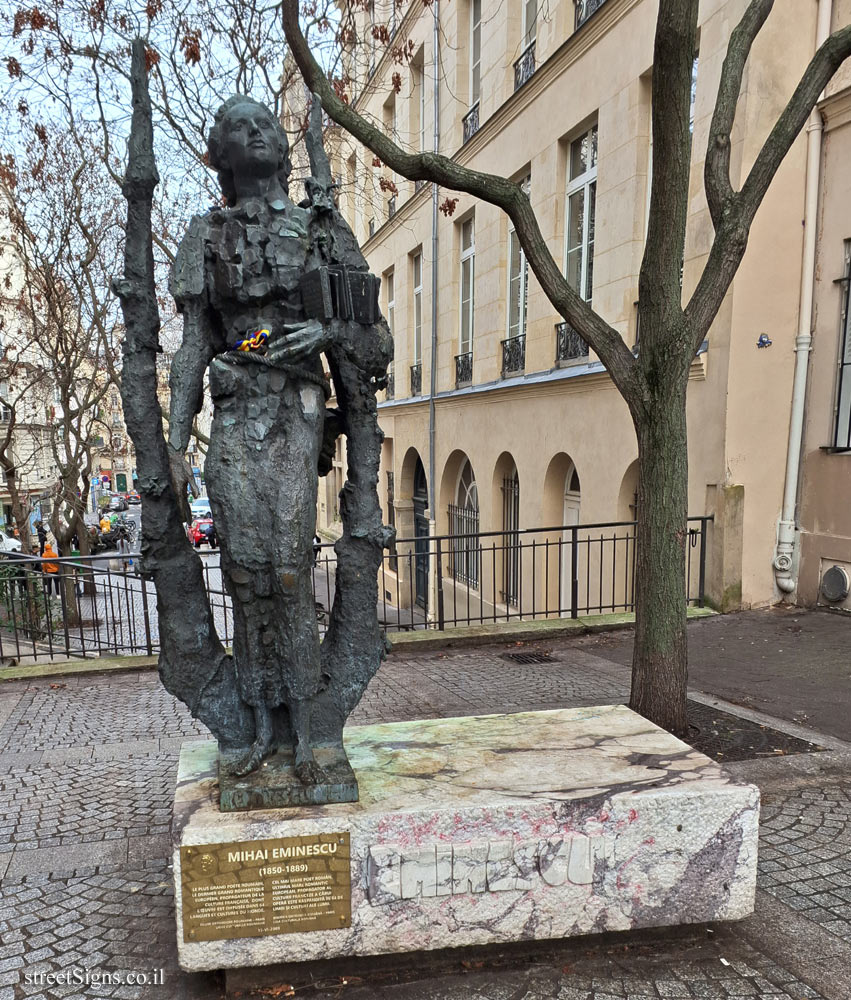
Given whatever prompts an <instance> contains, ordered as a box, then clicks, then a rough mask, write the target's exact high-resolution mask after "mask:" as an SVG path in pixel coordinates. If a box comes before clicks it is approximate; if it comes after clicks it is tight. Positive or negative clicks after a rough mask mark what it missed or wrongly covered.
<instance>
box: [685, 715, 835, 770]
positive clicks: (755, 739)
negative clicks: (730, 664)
mask: <svg viewBox="0 0 851 1000" xmlns="http://www.w3.org/2000/svg"><path fill="white" fill-rule="evenodd" d="M688 721H689V727H688V728H689V734H688V737H687V741H688V743H690V744H691V746H693V747H694V749H695V750H699V751H700V752H701V753H703V754H706V756H707V757H711V758H712V759H713V760H717V761H719V762H721V763H725V762H727V761H733V760H753V759H755V758H757V757H781V756H784V755H786V754H794V753H817V752H818V751H820V750H824V747H820V746H818V744H816V743H808V742H807V741H806V740H800V739H798V738H797V737H796V736H789V735H788V734H787V733H781V732H779V731H778V730H776V729H771V728H770V727H769V726H763V725H760V724H759V723H758V722H751V721H750V719H741V718H739V716H737V715H730V714H729V713H728V712H719V711H718V709H716V708H711V707H710V706H709V705H704V704H702V703H701V702H698V701H689V703H688Z"/></svg>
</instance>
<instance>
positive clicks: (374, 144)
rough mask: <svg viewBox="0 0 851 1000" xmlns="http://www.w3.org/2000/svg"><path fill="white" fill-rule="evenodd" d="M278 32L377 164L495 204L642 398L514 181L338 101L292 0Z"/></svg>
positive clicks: (633, 398) (609, 334) (564, 303)
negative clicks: (416, 143) (403, 137)
mask: <svg viewBox="0 0 851 1000" xmlns="http://www.w3.org/2000/svg"><path fill="white" fill-rule="evenodd" d="M281 11H282V19H283V26H284V33H285V34H286V38H287V42H288V44H289V47H290V51H291V53H292V56H293V58H294V59H295V62H296V65H297V66H298V68H299V70H300V71H301V74H302V76H303V77H304V80H305V82H306V83H307V85H308V87H309V88H310V90H311V91H312V92H313V93H314V94H317V95H318V96H319V99H320V101H321V102H322V107H323V108H324V109H325V111H326V112H327V114H328V115H330V117H331V118H333V120H334V121H335V122H337V124H338V125H341V126H342V127H343V128H345V129H347V130H348V131H349V132H350V133H351V134H352V135H353V136H355V138H356V139H358V140H360V142H362V143H363V144H364V145H365V146H367V147H368V148H369V149H370V150H372V152H373V153H375V154H376V156H378V157H379V158H380V159H381V160H382V162H383V163H385V164H387V166H388V167H390V168H391V169H392V170H395V171H396V172H397V173H399V174H401V175H402V176H403V177H406V178H408V180H414V181H416V180H424V181H431V182H432V183H435V184H440V185H442V186H444V187H448V188H451V189H452V190H455V191H464V192H466V193H467V194H471V195H473V196H474V197H477V198H480V199H481V200H482V201H486V202H489V203H490V204H492V205H496V206H497V207H498V208H501V209H502V210H503V211H504V212H505V213H506V214H507V215H508V217H509V218H510V219H511V221H512V222H513V223H514V227H515V230H516V232H517V236H518V239H519V240H520V244H521V246H522V247H523V250H524V251H525V253H526V259H527V260H528V261H529V264H530V265H531V267H532V270H533V271H534V273H535V276H536V277H537V278H538V281H540V283H541V286H542V288H543V290H544V293H545V294H546V296H547V298H548V299H549V300H550V302H551V303H552V304H553V306H554V307H555V308H556V309H557V310H558V312H559V313H561V315H562V316H563V317H564V318H565V319H566V320H567V321H568V322H569V323H571V324H573V326H575V327H576V328H577V329H578V330H579V332H580V334H581V335H582V337H583V338H584V339H585V340H586V341H587V342H588V344H589V345H590V346H591V347H592V348H593V349H594V351H596V353H597V354H598V355H599V357H600V359H601V361H602V362H603V364H604V365H605V366H606V368H607V370H608V372H609V374H610V375H611V377H612V381H613V382H614V383H615V385H616V386H617V387H618V389H619V391H620V392H621V394H622V395H623V396H624V398H625V400H626V401H627V403H628V404H629V405H630V406H633V405H640V401H641V400H642V399H643V397H644V392H643V385H642V381H643V380H642V379H641V377H640V373H639V372H638V367H637V365H636V362H635V358H634V356H633V354H632V352H631V351H630V350H629V348H628V347H627V346H626V344H625V343H624V341H623V338H622V337H621V335H620V334H619V333H618V332H617V330H615V329H614V328H613V327H611V326H610V325H609V324H608V323H607V322H606V321H605V320H604V319H603V318H602V317H601V316H599V315H598V314H597V313H595V312H594V310H593V309H592V308H591V307H590V306H589V305H588V304H587V303H586V302H585V301H584V300H583V299H582V298H581V297H580V295H579V294H578V293H577V292H576V290H575V289H574V288H572V287H571V286H570V285H569V284H568V282H567V280H566V279H565V277H564V275H563V274H562V273H561V270H560V269H559V267H558V265H557V264H556V262H555V260H554V259H553V256H552V254H551V253H550V251H549V248H548V247H547V244H546V241H545V239H544V237H543V234H542V233H541V230H540V227H539V226H538V221H537V218H536V217H535V213H534V211H533V210H532V206H531V204H530V202H529V199H528V197H527V196H526V195H525V194H524V193H523V191H522V190H521V188H520V186H519V185H518V184H515V183H514V182H513V181H509V180H507V179H506V178H505V177H500V176H498V175H496V174H488V173H484V172H482V171H478V170H470V169H468V168H467V167H463V166H461V165H460V164H458V163H456V162H455V161H454V160H452V159H451V158H450V157H447V156H443V155H441V154H438V153H406V152H405V151H404V150H402V149H401V148H400V147H399V146H398V145H396V143H395V142H393V141H392V140H391V139H390V138H388V137H387V136H386V135H385V134H384V132H383V131H382V130H381V129H379V128H377V127H376V126H375V125H372V124H370V123H369V122H368V121H367V120H366V119H365V118H363V117H362V116H361V115H360V114H358V112H356V111H355V110H354V109H353V108H352V107H351V106H350V105H348V104H346V103H345V102H344V101H342V100H341V99H340V98H339V97H338V96H337V94H336V93H335V91H334V88H333V87H332V86H331V84H330V83H329V81H328V79H327V77H326V74H325V71H324V70H323V69H322V67H321V66H320V65H319V63H318V62H317V61H316V59H315V58H314V56H313V54H312V52H311V51H310V47H309V46H308V44H307V40H306V39H305V37H304V35H303V33H302V30H301V26H300V24H299V4H298V2H297V0H284V3H283V4H282V7H281Z"/></svg>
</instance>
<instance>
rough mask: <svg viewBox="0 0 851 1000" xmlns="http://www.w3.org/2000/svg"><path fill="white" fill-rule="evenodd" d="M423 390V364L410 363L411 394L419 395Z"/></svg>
mask: <svg viewBox="0 0 851 1000" xmlns="http://www.w3.org/2000/svg"><path fill="white" fill-rule="evenodd" d="M422 392H423V366H422V363H420V364H418V365H411V395H412V396H421V395H422Z"/></svg>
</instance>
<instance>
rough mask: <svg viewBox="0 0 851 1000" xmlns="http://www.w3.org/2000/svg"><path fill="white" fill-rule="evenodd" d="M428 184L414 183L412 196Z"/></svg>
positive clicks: (424, 182) (425, 182) (426, 182)
mask: <svg viewBox="0 0 851 1000" xmlns="http://www.w3.org/2000/svg"><path fill="white" fill-rule="evenodd" d="M426 184H428V181H423V180H419V181H414V194H419V192H420V191H422V189H423V188H424V187H425V186H426Z"/></svg>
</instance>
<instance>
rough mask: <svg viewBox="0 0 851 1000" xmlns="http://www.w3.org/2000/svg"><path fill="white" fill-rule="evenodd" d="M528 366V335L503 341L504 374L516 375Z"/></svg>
mask: <svg viewBox="0 0 851 1000" xmlns="http://www.w3.org/2000/svg"><path fill="white" fill-rule="evenodd" d="M525 367H526V335H525V334H521V335H520V336H518V337H509V338H508V340H503V341H502V376H503V378H505V376H506V375H515V374H517V372H522V371H523V369H524V368H525Z"/></svg>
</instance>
